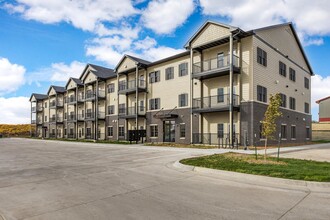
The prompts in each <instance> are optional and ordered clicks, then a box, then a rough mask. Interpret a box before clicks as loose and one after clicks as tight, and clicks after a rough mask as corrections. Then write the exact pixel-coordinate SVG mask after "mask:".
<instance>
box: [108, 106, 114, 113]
mask: <svg viewBox="0 0 330 220" xmlns="http://www.w3.org/2000/svg"><path fill="white" fill-rule="evenodd" d="M108 114H109V115H113V114H115V106H114V105H109V106H108Z"/></svg>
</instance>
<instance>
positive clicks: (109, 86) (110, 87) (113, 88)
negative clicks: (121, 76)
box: [108, 83, 115, 93]
mask: <svg viewBox="0 0 330 220" xmlns="http://www.w3.org/2000/svg"><path fill="white" fill-rule="evenodd" d="M114 92H115V84H114V83H110V84H109V85H108V93H114Z"/></svg>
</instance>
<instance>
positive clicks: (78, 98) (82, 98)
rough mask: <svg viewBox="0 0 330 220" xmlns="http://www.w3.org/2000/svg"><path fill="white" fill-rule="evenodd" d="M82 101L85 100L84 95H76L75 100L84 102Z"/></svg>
mask: <svg viewBox="0 0 330 220" xmlns="http://www.w3.org/2000/svg"><path fill="white" fill-rule="evenodd" d="M84 101H85V99H84V96H83V95H78V97H77V102H84Z"/></svg>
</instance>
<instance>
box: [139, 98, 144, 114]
mask: <svg viewBox="0 0 330 220" xmlns="http://www.w3.org/2000/svg"><path fill="white" fill-rule="evenodd" d="M139 108H140V112H144V101H143V100H140V106H139Z"/></svg>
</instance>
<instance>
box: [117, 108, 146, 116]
mask: <svg viewBox="0 0 330 220" xmlns="http://www.w3.org/2000/svg"><path fill="white" fill-rule="evenodd" d="M136 112H138V115H145V114H146V108H145V107H144V106H138V111H136V107H135V106H132V107H127V108H119V115H127V116H130V115H136Z"/></svg>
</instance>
